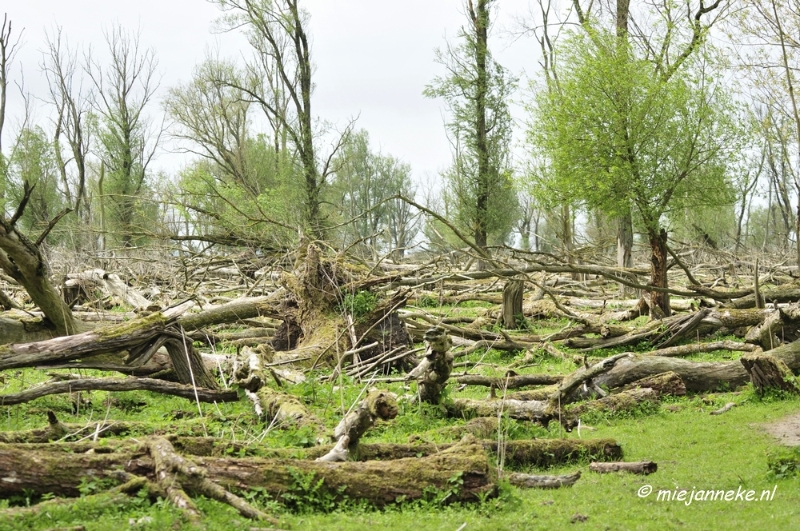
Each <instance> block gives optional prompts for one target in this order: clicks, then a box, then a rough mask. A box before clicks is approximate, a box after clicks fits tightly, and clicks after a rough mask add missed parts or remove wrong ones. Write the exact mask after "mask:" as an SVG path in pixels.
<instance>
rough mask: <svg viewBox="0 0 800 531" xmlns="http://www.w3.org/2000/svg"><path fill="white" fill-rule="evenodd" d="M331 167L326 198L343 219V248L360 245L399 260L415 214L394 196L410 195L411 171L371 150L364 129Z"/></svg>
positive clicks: (412, 226) (389, 157)
mask: <svg viewBox="0 0 800 531" xmlns="http://www.w3.org/2000/svg"><path fill="white" fill-rule="evenodd" d="M333 167H334V168H335V170H336V171H335V174H334V180H333V181H332V183H331V186H330V189H329V191H328V196H329V197H330V201H331V203H333V204H334V205H335V206H336V211H337V212H338V213H339V216H340V217H341V222H342V226H341V230H340V233H341V238H342V242H341V243H342V245H343V246H345V247H347V246H350V245H353V244H357V243H360V247H361V248H362V249H363V250H364V251H366V252H368V253H369V254H375V253H377V252H379V251H386V252H389V251H391V252H393V253H394V254H395V256H396V257H401V256H402V255H403V249H404V248H405V247H406V246H408V244H409V243H410V242H411V239H412V238H413V237H414V234H415V227H414V225H415V224H414V220H415V216H413V215H412V213H411V210H410V208H409V207H408V205H407V204H405V203H404V202H403V201H400V200H398V199H394V196H396V195H397V194H402V195H404V196H407V197H413V195H414V191H413V186H412V184H411V167H410V166H409V165H408V164H406V163H404V162H402V161H400V160H398V159H396V158H395V157H392V156H391V155H384V154H382V153H375V152H373V151H372V149H371V147H370V142H369V134H368V133H367V132H366V131H359V132H357V133H354V134H352V135H350V138H349V139H348V141H347V142H346V143H345V145H344V146H343V148H342V150H341V151H340V152H339V155H338V156H337V158H336V160H335V161H334V164H333Z"/></svg>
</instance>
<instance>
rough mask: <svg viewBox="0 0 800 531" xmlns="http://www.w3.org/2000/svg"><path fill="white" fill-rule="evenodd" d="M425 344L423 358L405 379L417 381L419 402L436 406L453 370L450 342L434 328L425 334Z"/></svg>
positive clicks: (442, 332) (441, 330) (442, 333)
mask: <svg viewBox="0 0 800 531" xmlns="http://www.w3.org/2000/svg"><path fill="white" fill-rule="evenodd" d="M425 344H426V347H427V348H426V351H425V357H424V358H422V361H421V362H420V364H419V365H417V367H416V368H415V369H414V370H413V371H411V372H410V373H408V375H407V376H406V379H407V380H417V382H418V383H417V394H418V396H419V399H420V401H422V402H428V403H429V404H438V403H439V402H440V401H441V395H442V391H443V390H444V388H445V387H446V386H447V380H448V379H449V378H450V373H451V372H452V370H453V355H452V354H451V353H450V347H451V346H452V342H451V341H450V336H448V335H447V334H446V333H445V331H444V330H443V329H442V328H440V327H434V328H431V329H429V330H428V331H427V332H425Z"/></svg>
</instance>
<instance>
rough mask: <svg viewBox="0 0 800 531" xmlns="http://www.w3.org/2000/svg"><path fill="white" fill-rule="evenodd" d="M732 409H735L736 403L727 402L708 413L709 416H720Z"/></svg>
mask: <svg viewBox="0 0 800 531" xmlns="http://www.w3.org/2000/svg"><path fill="white" fill-rule="evenodd" d="M734 407H736V402H728V403H727V404H725V405H724V406H722V407H721V408H719V409H717V410H715V411H712V412H711V413H709V415H722V414H723V413H727V412H728V411H730V410H731V409H733V408H734Z"/></svg>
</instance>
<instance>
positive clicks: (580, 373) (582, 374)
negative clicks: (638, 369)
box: [548, 353, 629, 412]
mask: <svg viewBox="0 0 800 531" xmlns="http://www.w3.org/2000/svg"><path fill="white" fill-rule="evenodd" d="M626 357H629V354H627V353H622V354H617V355H615V356H611V357H609V358H606V359H604V360H601V361H599V362H597V363H595V364H594V365H592V366H591V367H585V368H582V369H578V370H577V371H575V372H573V373H572V374H570V375H568V376H566V377H565V378H564V379H563V380H562V381H561V383H559V384H558V387H557V388H556V390H555V391H554V392H553V393H552V394H551V395H550V397H549V398H548V403H549V409H550V410H551V411H553V412H556V411H560V409H561V406H562V404H566V403H567V402H568V401H569V399H570V395H572V393H573V391H575V390H576V389H577V388H578V387H579V386H580V385H581V384H583V383H584V382H586V381H590V380H592V379H593V378H595V377H596V376H598V375H601V374H603V373H604V372H608V371H610V370H611V369H612V368H613V367H614V365H615V364H616V363H617V361H619V360H620V359H622V358H626Z"/></svg>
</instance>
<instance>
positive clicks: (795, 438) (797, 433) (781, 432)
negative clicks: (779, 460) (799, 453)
mask: <svg viewBox="0 0 800 531" xmlns="http://www.w3.org/2000/svg"><path fill="white" fill-rule="evenodd" d="M764 430H765V431H766V432H767V433H769V434H770V435H772V436H773V437H775V438H776V439H778V442H779V443H781V444H785V445H786V446H800V412H799V413H793V414H791V415H788V416H786V417H783V418H782V419H780V420H778V421H775V422H772V423H770V424H764Z"/></svg>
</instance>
